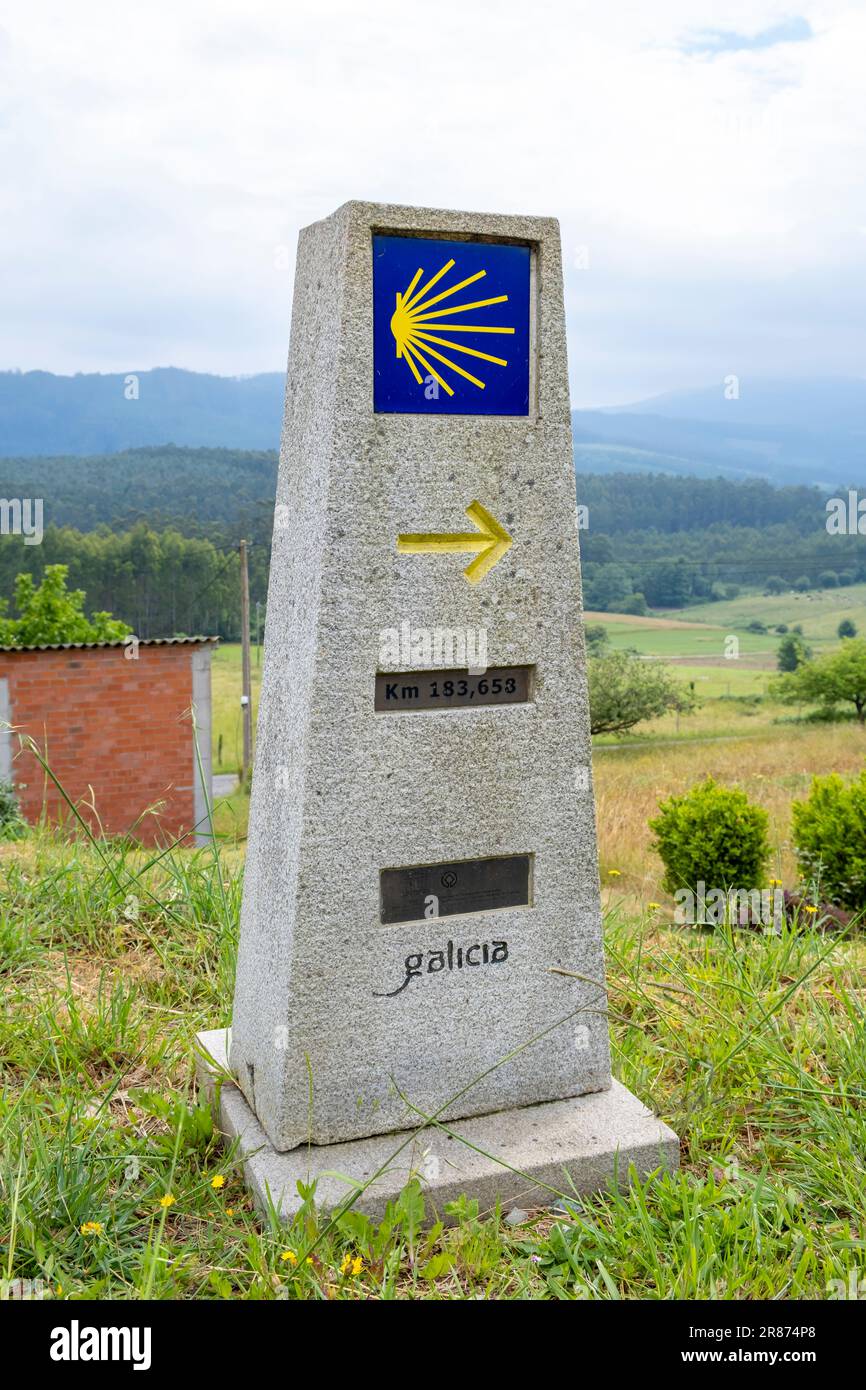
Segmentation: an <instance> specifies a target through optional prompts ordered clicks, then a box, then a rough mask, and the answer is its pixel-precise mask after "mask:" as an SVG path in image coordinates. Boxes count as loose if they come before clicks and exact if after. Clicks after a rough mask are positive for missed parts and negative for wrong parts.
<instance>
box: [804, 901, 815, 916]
mask: <svg viewBox="0 0 866 1390" xmlns="http://www.w3.org/2000/svg"><path fill="white" fill-rule="evenodd" d="M806 911H807V912H811V913H812V916H813V917H814V915H815V913H816V912H817V911H818V909H817V907H813V906H812V904H811V903H807V904H806Z"/></svg>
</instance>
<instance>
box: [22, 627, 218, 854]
mask: <svg viewBox="0 0 866 1390" xmlns="http://www.w3.org/2000/svg"><path fill="white" fill-rule="evenodd" d="M216 640H217V639H216V638H213V637H189V638H185V637H164V638H153V639H150V640H148V641H138V640H137V639H135V638H126V639H125V640H124V641H120V642H99V643H88V644H85V643H75V644H68V645H63V646H45V647H25V648H21V647H0V782H2V781H6V782H12V783H14V785H15V788H16V791H17V793H18V799H19V801H20V804H21V809H22V811H23V813H24V815H25V816H26V818H27V820H28V821H31V822H33V821H36V820H38V819H39V817H40V816H41V815H42V814H43V811H44V812H45V814H46V815H47V816H48V818H49V819H51V820H54V821H57V820H65V821H68V820H70V818H71V812H70V810H69V807H68V805H67V804H66V802H65V800H64V798H63V796H62V795H61V793H60V791H59V790H58V788H57V787H56V786H55V785H54V783H53V782H52V781H51V779H50V778H49V777H48V776H47V774H46V773H45V772H44V770H43V768H42V767H41V766H40V764H39V762H38V760H37V759H36V758H35V757H34V756H33V754H32V752H30V751H29V750H28V749H22V748H21V745H20V739H19V735H22V734H24V735H29V736H30V737H31V738H32V739H33V741H34V743H35V744H36V745H37V747H38V748H39V749H40V751H41V752H42V754H43V756H44V758H45V760H46V762H47V763H48V764H49V766H50V767H51V769H52V772H53V773H54V775H55V776H56V777H57V779H58V781H59V782H60V783H61V784H62V786H63V787H64V789H65V791H66V793H67V795H68V796H69V797H70V799H71V800H72V801H73V802H74V803H75V805H76V806H77V808H78V810H79V812H80V813H81V815H82V816H83V817H84V819H86V820H87V821H88V823H89V824H90V825H92V826H93V828H94V829H95V830H98V829H99V827H100V826H101V828H102V830H103V831H104V832H105V833H106V834H109V835H112V834H113V835H117V834H125V833H128V834H131V835H133V836H134V837H135V838H136V839H138V840H141V841H142V842H143V843H144V844H148V845H154V844H165V843H168V842H170V841H171V840H173V839H176V838H179V837H181V836H183V837H189V836H192V835H194V836H195V839H196V842H197V843H201V842H203V840H204V839H205V838H206V834H207V803H206V800H205V788H206V789H207V796H208V798H210V795H211V680H210V663H211V653H212V651H213V649H214V646H215V644H216ZM193 706H195V712H196V723H197V725H198V743H199V754H200V758H201V765H202V771H203V774H204V775H203V779H202V776H201V774H200V773H199V768H198V759H197V757H196V750H195V741H194V737H193V723H192V717H191V709H192V707H193ZM6 725H10V726H11V728H7V727H5V726H6ZM91 788H92V797H91V791H90V789H91ZM91 801H92V802H93V806H94V807H95V814H94V810H93V809H92V808H91V805H90V803H91Z"/></svg>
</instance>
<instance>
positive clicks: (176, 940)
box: [0, 831, 866, 1300]
mask: <svg viewBox="0 0 866 1390" xmlns="http://www.w3.org/2000/svg"><path fill="white" fill-rule="evenodd" d="M240 871H241V863H240V856H239V855H238V854H237V852H235V851H231V850H228V851H226V850H220V849H218V848H217V849H214V850H210V849H207V850H198V851H173V852H171V853H168V854H166V855H163V856H161V857H159V856H148V855H146V854H144V853H143V852H141V851H131V850H128V849H124V848H123V847H122V846H118V845H106V844H99V843H91V842H88V841H87V840H79V841H63V840H61V839H59V838H58V837H56V836H55V835H53V834H51V833H49V832H47V831H41V832H40V831H36V832H33V833H31V834H30V835H28V836H27V838H26V839H24V840H23V841H20V842H18V843H15V844H7V845H4V846H3V847H2V848H0V888H2V898H0V901H2V912H0V933H2V947H3V950H2V960H3V968H2V974H0V987H2V990H3V1004H4V1007H3V1010H2V1015H0V1049H2V1057H3V1089H2V1100H0V1269H2V1276H0V1277H2V1278H4V1279H8V1280H14V1279H26V1280H37V1281H41V1287H42V1289H43V1291H44V1296H45V1297H53V1298H56V1299H64V1300H66V1299H71V1300H78V1299H88V1298H112V1299H139V1298H141V1299H147V1298H162V1299H185V1298H207V1299H238V1298H240V1299H256V1300H272V1299H316V1300H322V1299H370V1298H374V1299H393V1298H406V1299H431V1300H439V1299H468V1298H486V1299H527V1298H529V1299H566V1300H571V1299H582V1300H594V1299H612V1298H613V1299H616V1298H650V1299H653V1298H677V1299H708V1298H724V1299H741V1298H759V1299H760V1298H772V1299H782V1300H786V1299H798V1298H827V1297H833V1298H836V1297H843V1296H845V1292H844V1291H846V1290H849V1289H850V1288H851V1287H852V1277H853V1281H854V1286H855V1287H856V1282H857V1279H858V1278H859V1275H860V1271H861V1269H862V1265H863V1262H864V1255H863V1250H864V1244H866V1242H864V1236H863V1211H864V1205H866V1177H864V1170H863V1163H862V1154H863V1153H864V1151H866V1118H864V1110H863V1106H862V1101H863V1065H862V1063H863V1033H864V998H863V983H862V982H863V970H864V965H866V947H864V942H863V939H862V938H860V937H858V936H856V935H851V936H847V937H845V936H840V935H826V936H825V935H823V934H822V932H821V930H820V929H815V928H814V927H813V926H811V925H809V926H804V927H803V928H802V929H799V930H794V929H785V931H784V932H783V934H782V935H781V936H772V935H771V936H763V935H754V934H752V933H749V934H737V935H733V934H732V933H730V932H729V931H727V930H726V929H716V930H713V931H707V932H696V931H683V930H673V929H671V928H669V927H667V926H666V925H665V924H664V923H663V922H662V921H660V920H659V919H658V916H657V915H656V914H654V912H653V911H652V910H651V909H649V908H648V907H645V908H644V909H643V910H640V911H636V910H632V909H629V910H625V909H624V907H623V905H622V904H621V903H616V902H609V905H608V909H607V912H606V919H605V941H606V949H607V957H608V970H609V983H610V1023H611V1033H612V1042H613V1056H614V1068H615V1071H616V1074H617V1075H618V1076H619V1077H620V1078H621V1079H622V1081H623V1082H624V1083H625V1084H626V1085H627V1086H629V1087H630V1088H631V1089H632V1090H633V1091H634V1092H635V1093H636V1094H637V1095H638V1096H640V1097H641V1099H642V1100H644V1101H645V1102H646V1103H647V1104H648V1105H650V1106H652V1107H653V1108H654V1109H655V1110H656V1111H657V1112H658V1113H659V1114H660V1115H662V1116H663V1117H664V1119H665V1120H666V1121H668V1122H669V1123H670V1124H671V1125H672V1126H673V1127H674V1128H675V1130H676V1131H677V1133H678V1134H679V1135H680V1136H681V1161H682V1166H681V1169H680V1172H679V1173H678V1174H677V1175H675V1176H673V1177H671V1176H664V1177H660V1176H655V1177H651V1178H649V1179H647V1180H646V1181H644V1182H634V1183H633V1184H632V1185H631V1187H630V1188H629V1189H628V1191H626V1192H624V1193H621V1192H616V1191H613V1190H611V1191H608V1192H605V1193H601V1194H599V1195H597V1196H595V1197H592V1198H582V1199H580V1200H577V1199H575V1198H574V1197H572V1196H570V1194H569V1193H568V1192H567V1191H565V1190H564V1191H563V1192H562V1194H561V1197H560V1199H559V1200H558V1202H557V1204H556V1206H555V1207H554V1209H553V1210H552V1211H547V1212H544V1213H538V1212H531V1211H525V1212H521V1211H512V1212H511V1213H509V1212H503V1211H501V1210H490V1211H479V1210H478V1208H477V1206H476V1205H475V1204H473V1203H472V1202H466V1201H464V1202H458V1203H456V1204H454V1206H453V1207H451V1208H449V1209H448V1210H446V1211H443V1212H435V1211H433V1210H431V1207H430V1203H429V1198H427V1197H425V1193H424V1186H423V1181H422V1179H421V1177H420V1175H419V1177H418V1179H417V1180H413V1181H412V1182H411V1183H410V1185H409V1186H408V1187H407V1189H406V1190H405V1192H404V1194H403V1196H402V1197H401V1199H400V1201H399V1202H398V1203H397V1204H396V1206H395V1208H394V1209H393V1210H392V1211H391V1212H390V1213H389V1215H388V1218H387V1219H386V1220H385V1221H383V1222H380V1223H376V1222H371V1221H369V1220H368V1219H366V1218H364V1217H362V1216H359V1215H356V1214H355V1213H353V1212H352V1211H351V1210H349V1211H347V1212H346V1213H345V1214H344V1215H343V1216H341V1217H340V1218H339V1219H338V1220H336V1221H331V1220H329V1219H327V1218H325V1217H323V1216H322V1215H321V1214H320V1213H319V1212H317V1210H316V1208H315V1203H314V1194H311V1195H310V1198H309V1200H308V1202H307V1204H306V1206H305V1208H304V1210H303V1211H302V1212H301V1214H300V1215H299V1217H298V1218H297V1220H296V1221H295V1222H294V1224H293V1225H292V1226H291V1227H290V1228H286V1227H282V1228H281V1227H280V1225H279V1223H278V1222H277V1221H276V1220H275V1219H274V1218H273V1216H271V1217H267V1216H265V1217H263V1216H262V1215H260V1214H259V1213H257V1212H256V1211H255V1210H254V1209H253V1208H252V1205H251V1201H250V1199H249V1197H248V1195H247V1193H246V1191H245V1189H244V1186H243V1182H242V1179H241V1175H240V1171H239V1165H238V1163H237V1162H236V1158H235V1155H234V1154H233V1153H232V1151H231V1150H226V1149H223V1148H221V1147H220V1144H219V1143H218V1141H217V1137H216V1135H215V1133H214V1129H213V1122H212V1116H211V1113H210V1110H209V1109H208V1107H207V1106H206V1105H204V1104H202V1103H201V1102H200V1100H199V1099H198V1098H197V1096H196V1094H195V1089H194V1083H193V1037H194V1033H195V1031H196V1030H197V1029H200V1028H202V1027H205V1026H214V1025H217V1024H226V1023H228V1021H229V1013H230V1002H231V991H232V974H233V965H234V953H235V946H236V925H237V915H238V908H239V903H240V890H241V878H240ZM563 989H564V992H567V989H568V983H567V981H563ZM804 1139H805V1140H806V1142H804ZM395 1147H396V1144H395ZM506 1218H508V1219H506Z"/></svg>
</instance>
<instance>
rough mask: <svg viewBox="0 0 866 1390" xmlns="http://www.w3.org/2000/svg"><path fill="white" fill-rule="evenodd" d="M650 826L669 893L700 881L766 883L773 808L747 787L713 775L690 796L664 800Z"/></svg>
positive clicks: (753, 885)
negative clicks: (754, 798) (754, 799)
mask: <svg viewBox="0 0 866 1390" xmlns="http://www.w3.org/2000/svg"><path fill="white" fill-rule="evenodd" d="M649 828H650V830H652V831H653V833H654V834H655V841H654V843H653V849H655V851H656V853H657V854H658V855H659V857H660V859H661V861H662V863H663V864H664V866H665V876H664V880H663V882H664V887H665V890H666V891H667V892H668V893H675V892H676V891H677V890H678V889H679V888H689V889H691V890H692V891H694V890H695V888H696V886H697V884H698V883H704V884H706V885H707V886H708V887H711V888H721V889H728V888H742V889H751V888H758V887H761V886H762V884H763V879H764V869H765V866H766V863H767V860H768V859H769V857H770V845H769V842H768V840H767V813H766V811H763V810H761V808H760V807H759V806H753V805H752V804H751V803H750V801H749V799H748V797H747V796H746V795H745V793H744V792H741V791H737V790H736V789H735V788H733V787H720V786H719V785H718V784H717V783H716V782H715V781H714V780H713V778H712V777H708V778H707V779H706V781H705V782H699V783H698V785H697V786H694V787H692V788H691V790H690V791H688V792H686V793H685V795H683V796H672V797H669V798H668V800H667V801H662V802H660V803H659V814H658V815H657V816H656V817H655V818H654V819H653V820H651V821H650V822H649Z"/></svg>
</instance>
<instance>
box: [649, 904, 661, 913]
mask: <svg viewBox="0 0 866 1390" xmlns="http://www.w3.org/2000/svg"><path fill="white" fill-rule="evenodd" d="M647 907H648V908H649V910H650V912H660V911H661V903H647Z"/></svg>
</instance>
